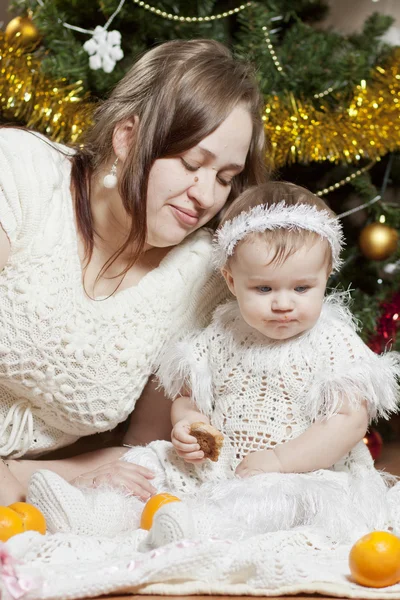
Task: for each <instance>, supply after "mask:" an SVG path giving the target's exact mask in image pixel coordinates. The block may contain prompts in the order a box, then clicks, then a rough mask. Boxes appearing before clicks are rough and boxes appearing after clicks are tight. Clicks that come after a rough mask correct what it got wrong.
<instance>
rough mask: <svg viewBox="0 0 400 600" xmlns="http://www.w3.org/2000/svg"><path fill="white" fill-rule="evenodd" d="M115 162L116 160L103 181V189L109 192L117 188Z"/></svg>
mask: <svg viewBox="0 0 400 600" xmlns="http://www.w3.org/2000/svg"><path fill="white" fill-rule="evenodd" d="M117 162H118V158H117V159H116V160H115V162H114V164H113V166H112V167H111V171H110V172H109V173H108V174H107V175H105V177H104V179H103V185H104V187H105V188H107V189H109V190H112V189H113V188H115V187H117V183H118V179H117Z"/></svg>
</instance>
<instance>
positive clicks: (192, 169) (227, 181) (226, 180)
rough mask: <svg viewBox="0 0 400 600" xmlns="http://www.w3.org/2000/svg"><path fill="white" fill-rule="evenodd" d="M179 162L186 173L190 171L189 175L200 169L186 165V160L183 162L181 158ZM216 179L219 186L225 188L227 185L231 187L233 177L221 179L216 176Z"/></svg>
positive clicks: (196, 166) (219, 176) (198, 166)
mask: <svg viewBox="0 0 400 600" xmlns="http://www.w3.org/2000/svg"><path fill="white" fill-rule="evenodd" d="M181 162H182V164H183V166H184V167H185V169H186V170H187V171H190V173H195V172H196V171H198V170H199V169H200V165H192V164H190V163H188V162H187V160H185V159H184V158H182V157H181ZM217 179H218V182H219V183H220V184H221V185H224V186H226V187H227V186H229V185H232V181H233V177H231V178H228V177H221V175H218V176H217Z"/></svg>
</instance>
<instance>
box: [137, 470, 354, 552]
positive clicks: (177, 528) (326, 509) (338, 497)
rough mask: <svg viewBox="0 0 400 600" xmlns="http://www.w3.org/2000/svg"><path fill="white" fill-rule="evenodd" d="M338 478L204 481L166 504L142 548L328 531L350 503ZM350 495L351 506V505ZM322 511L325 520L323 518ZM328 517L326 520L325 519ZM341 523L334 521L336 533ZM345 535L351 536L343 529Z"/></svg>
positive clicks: (276, 476) (274, 476)
mask: <svg viewBox="0 0 400 600" xmlns="http://www.w3.org/2000/svg"><path fill="white" fill-rule="evenodd" d="M345 495H346V492H345V489H344V487H342V486H341V485H340V484H338V483H337V482H336V481H332V482H331V481H327V480H324V481H321V480H320V478H319V477H318V476H315V477H314V476H305V475H297V474H286V475H281V474H275V473H269V474H268V475H260V476H255V477H251V478H248V479H239V478H238V479H233V480H229V481H225V482H221V483H218V484H205V485H203V486H201V488H199V491H198V493H197V494H196V495H195V496H191V497H187V498H186V499H185V500H184V502H176V503H173V504H168V505H166V506H164V507H162V508H161V509H160V510H159V511H158V512H157V513H156V515H155V518H154V525H153V527H152V529H151V530H150V533H149V535H148V537H147V539H146V540H145V541H144V542H143V543H142V545H141V547H140V549H141V550H142V551H144V550H147V549H149V548H152V547H157V546H160V545H163V544H166V543H170V542H173V541H178V540H180V539H192V538H200V539H206V538H213V537H214V538H215V537H217V538H220V539H230V540H241V539H246V538H249V537H252V536H256V535H259V534H262V533H268V532H273V531H279V530H290V529H294V528H298V527H308V526H313V527H314V528H316V529H320V530H322V531H323V533H324V534H327V535H329V534H330V533H332V532H330V531H328V530H327V528H328V525H327V523H329V513H330V511H331V510H334V509H335V511H336V513H337V512H338V510H340V507H342V506H343V505H346V502H345V503H344V502H343V501H344V500H345ZM349 501H350V497H349V498H348V501H347V505H349ZM321 515H322V516H323V517H324V518H322V519H321V518H320V517H321ZM325 517H327V518H325ZM339 525H340V524H338V523H337V522H335V523H334V524H333V525H332V526H333V527H334V529H335V531H334V532H333V533H335V534H336V535H337V533H338V531H337V530H338V527H339ZM342 530H343V527H342V528H341V531H340V532H339V533H340V536H341V537H342V536H346V531H342Z"/></svg>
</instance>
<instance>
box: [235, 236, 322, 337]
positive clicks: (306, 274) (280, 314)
mask: <svg viewBox="0 0 400 600" xmlns="http://www.w3.org/2000/svg"><path fill="white" fill-rule="evenodd" d="M273 256H274V251H273V250H271V248H269V247H268V244H267V242H266V241H265V240H264V239H261V238H256V239H253V240H251V242H249V243H244V244H241V245H240V246H239V247H238V248H237V250H236V252H235V256H234V258H233V260H232V262H231V264H230V267H229V270H227V271H225V272H224V276H225V279H226V282H227V284H228V286H229V288H230V290H231V292H232V293H233V294H234V295H235V296H236V298H237V301H238V304H239V308H240V312H241V314H242V316H243V318H244V320H245V321H246V322H247V323H248V324H249V325H250V326H251V327H253V328H254V329H256V330H257V331H259V332H260V333H262V334H263V335H265V336H266V337H268V338H270V339H272V340H286V339H289V338H292V337H295V336H297V335H299V334H301V333H303V332H304V331H307V330H308V329H311V328H312V327H313V326H314V325H315V323H316V322H317V320H318V318H319V316H320V313H321V309H322V303H323V300H324V294H325V288H326V282H327V278H328V273H327V264H326V245H325V243H324V242H323V240H320V241H317V242H316V243H314V244H313V245H311V246H304V247H303V248H301V249H300V250H298V251H297V252H295V253H294V254H293V255H292V256H289V257H288V258H287V259H286V260H285V261H284V262H283V263H282V264H279V263H278V264H277V263H275V264H269V263H270V261H271V260H272V258H273Z"/></svg>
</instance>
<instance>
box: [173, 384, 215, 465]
mask: <svg viewBox="0 0 400 600" xmlns="http://www.w3.org/2000/svg"><path fill="white" fill-rule="evenodd" d="M171 421H172V433H171V441H172V444H173V446H174V447H175V450H176V451H177V453H178V455H179V456H180V457H182V458H183V459H184V460H185V461H186V462H191V463H198V462H202V461H203V460H204V452H202V451H201V450H200V446H199V444H198V443H197V440H196V438H195V437H194V436H192V435H190V433H189V432H190V426H191V424H192V423H196V422H199V421H201V422H202V423H207V424H209V422H210V421H209V419H208V418H207V417H206V416H205V415H203V414H202V413H201V412H199V411H198V410H197V409H196V407H195V406H194V404H193V402H192V400H191V398H190V397H189V396H179V397H178V398H177V399H176V400H174V402H172V407H171Z"/></svg>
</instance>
